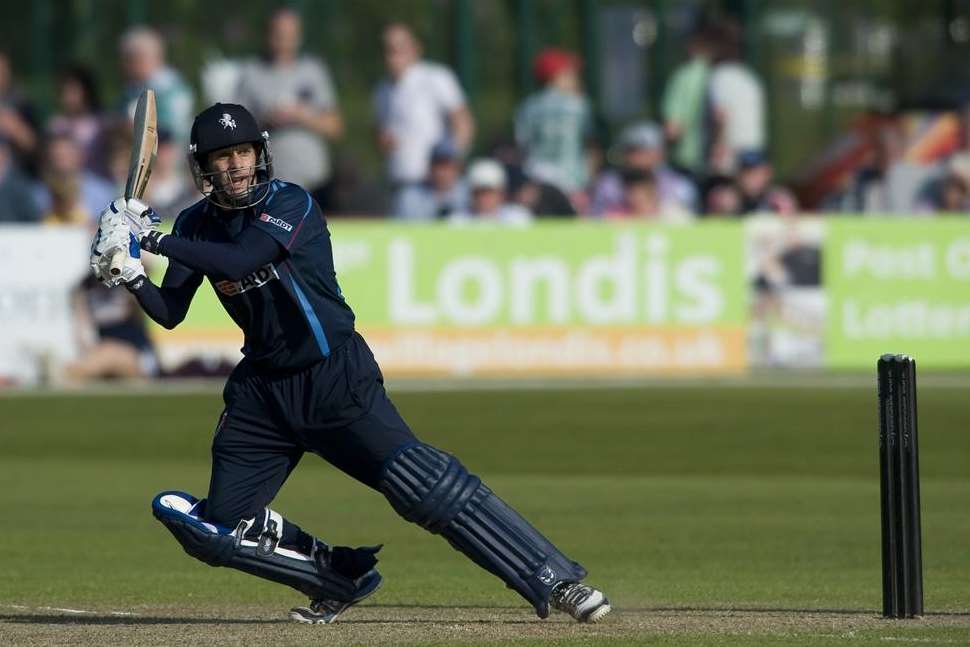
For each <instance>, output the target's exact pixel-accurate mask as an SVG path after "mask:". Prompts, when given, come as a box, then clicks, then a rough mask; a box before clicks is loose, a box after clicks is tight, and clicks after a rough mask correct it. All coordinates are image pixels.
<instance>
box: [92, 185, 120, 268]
mask: <svg viewBox="0 0 970 647" xmlns="http://www.w3.org/2000/svg"><path fill="white" fill-rule="evenodd" d="M124 211H125V199H124V198H119V199H118V200H114V201H112V203H111V204H109V205H108V206H107V207H106V208H105V210H104V211H102V212H101V215H100V216H99V217H98V230H97V232H96V233H95V234H94V242H93V243H92V244H91V271H92V272H94V276H95V278H97V279H98V280H99V281H101V282H102V283H104V284H105V285H109V282H113V281H114V280H115V279H116V278H117V277H112V276H111V259H112V258H113V257H114V255H115V254H127V253H128V252H127V251H126V250H127V247H128V244H129V240H130V234H129V232H128V222H127V219H126V217H125V214H124Z"/></svg>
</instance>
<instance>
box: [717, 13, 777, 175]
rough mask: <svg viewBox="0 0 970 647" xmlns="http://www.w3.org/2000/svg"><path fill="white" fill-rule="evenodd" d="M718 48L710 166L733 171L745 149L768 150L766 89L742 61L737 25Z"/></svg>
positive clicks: (726, 29) (725, 31)
mask: <svg viewBox="0 0 970 647" xmlns="http://www.w3.org/2000/svg"><path fill="white" fill-rule="evenodd" d="M717 48H718V54H717V59H716V64H715V65H714V68H713V69H712V70H711V75H710V79H709V81H708V96H709V99H710V107H711V113H712V117H713V122H714V133H713V140H712V144H711V149H710V154H709V165H710V167H711V169H712V170H713V171H715V172H717V173H724V174H731V173H733V172H734V171H735V169H736V160H737V159H738V156H739V155H740V154H741V153H742V152H744V151H749V150H764V149H765V145H766V142H765V92H764V86H763V84H762V82H761V80H760V79H759V78H758V77H757V76H756V75H755V73H754V71H753V70H752V69H751V68H750V67H748V66H747V65H746V64H744V63H743V62H742V61H741V60H740V59H741V35H740V33H739V31H738V28H737V27H736V26H733V25H727V26H725V27H724V28H723V29H722V30H721V33H720V36H719V40H718V43H717Z"/></svg>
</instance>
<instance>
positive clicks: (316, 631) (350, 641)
mask: <svg viewBox="0 0 970 647" xmlns="http://www.w3.org/2000/svg"><path fill="white" fill-rule="evenodd" d="M281 615H282V614H281V613H280V612H278V611H267V610H266V609H263V608H239V607H234V608H231V609H228V608H227V609H210V610H207V611H206V612H203V613H200V612H198V611H194V610H191V609H187V608H179V607H168V608H159V607H153V608H150V609H149V608H136V609H132V610H129V611H123V612H122V611H85V610H80V609H71V610H69V609H60V608H51V607H47V608H45V607H36V608H25V607H23V606H20V605H4V610H3V613H0V636H2V639H3V644H4V645H10V646H11V647H12V646H15V645H16V646H24V647H27V646H31V647H33V646H40V645H44V646H47V645H78V646H86V645H105V646H108V645H119V646H122V645H123V646H131V647H141V646H154V645H179V644H184V643H186V642H191V643H193V644H204V645H208V646H212V647H217V646H221V645H227V646H236V645H241V644H247V645H251V644H270V645H274V646H276V645H278V646H283V645H294V646H296V645H320V644H330V645H383V644H394V645H401V644H417V645H451V644H463V643H470V644H474V645H491V644H528V645H550V646H551V645H599V644H605V645H641V644H671V645H679V644H684V645H688V644H689V645H696V644H739V645H746V644H805V645H825V644H850V645H866V644H894V643H902V644H914V645H926V644H939V645H964V644H968V642H970V614H964V613H939V614H929V615H927V616H926V617H924V618H921V619H915V620H907V621H887V620H884V619H882V618H880V617H879V616H878V615H877V614H875V613H874V612H867V611H851V610H783V609H691V608H648V609H617V610H614V612H613V613H612V614H611V615H610V616H608V618H607V620H606V621H604V622H602V623H600V624H597V625H579V624H577V623H575V622H572V621H571V620H569V619H567V618H565V617H564V616H553V617H552V618H550V619H548V620H546V621H541V620H538V619H537V618H535V617H532V616H530V615H529V614H528V613H527V612H526V611H524V610H523V609H521V608H512V607H422V606H413V607H403V606H391V605H369V606H362V607H360V608H357V609H354V610H352V611H350V612H348V613H347V614H346V615H345V616H344V618H343V619H342V620H341V621H340V622H338V623H335V624H333V625H329V626H307V625H301V624H297V623H294V622H292V621H289V620H287V619H285V618H283V617H281Z"/></svg>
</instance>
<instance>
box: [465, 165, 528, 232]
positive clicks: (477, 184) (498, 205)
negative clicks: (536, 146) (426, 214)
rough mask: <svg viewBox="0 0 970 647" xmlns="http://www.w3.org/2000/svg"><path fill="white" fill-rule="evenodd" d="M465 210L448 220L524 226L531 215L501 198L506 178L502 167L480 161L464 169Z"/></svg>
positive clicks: (503, 193) (522, 208) (503, 194)
mask: <svg viewBox="0 0 970 647" xmlns="http://www.w3.org/2000/svg"><path fill="white" fill-rule="evenodd" d="M466 181H467V183H468V189H469V191H471V202H470V205H469V209H468V211H467V212H464V213H456V214H454V215H453V216H451V217H450V220H451V222H454V223H464V222H471V221H475V222H495V223H501V224H505V225H527V224H529V223H530V222H532V214H531V213H530V212H529V210H528V209H526V208H525V207H523V206H522V205H518V204H515V203H510V202H507V201H506V198H505V188H506V184H507V178H506V175H505V169H504V168H502V165H501V164H499V163H498V162H496V161H495V160H492V159H480V160H475V161H474V162H472V163H471V164H470V165H469V167H468V177H467V180H466Z"/></svg>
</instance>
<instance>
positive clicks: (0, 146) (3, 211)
mask: <svg viewBox="0 0 970 647" xmlns="http://www.w3.org/2000/svg"><path fill="white" fill-rule="evenodd" d="M39 219H40V212H39V210H38V209H37V202H36V200H34V196H33V194H32V193H31V191H30V180H28V179H27V176H26V175H24V174H23V173H22V172H21V170H20V169H19V168H17V165H16V164H15V163H14V160H13V151H12V150H11V146H10V143H9V142H8V141H7V140H6V139H5V138H4V137H3V136H0V223H8V222H22V223H33V222H37V221H38V220H39Z"/></svg>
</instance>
